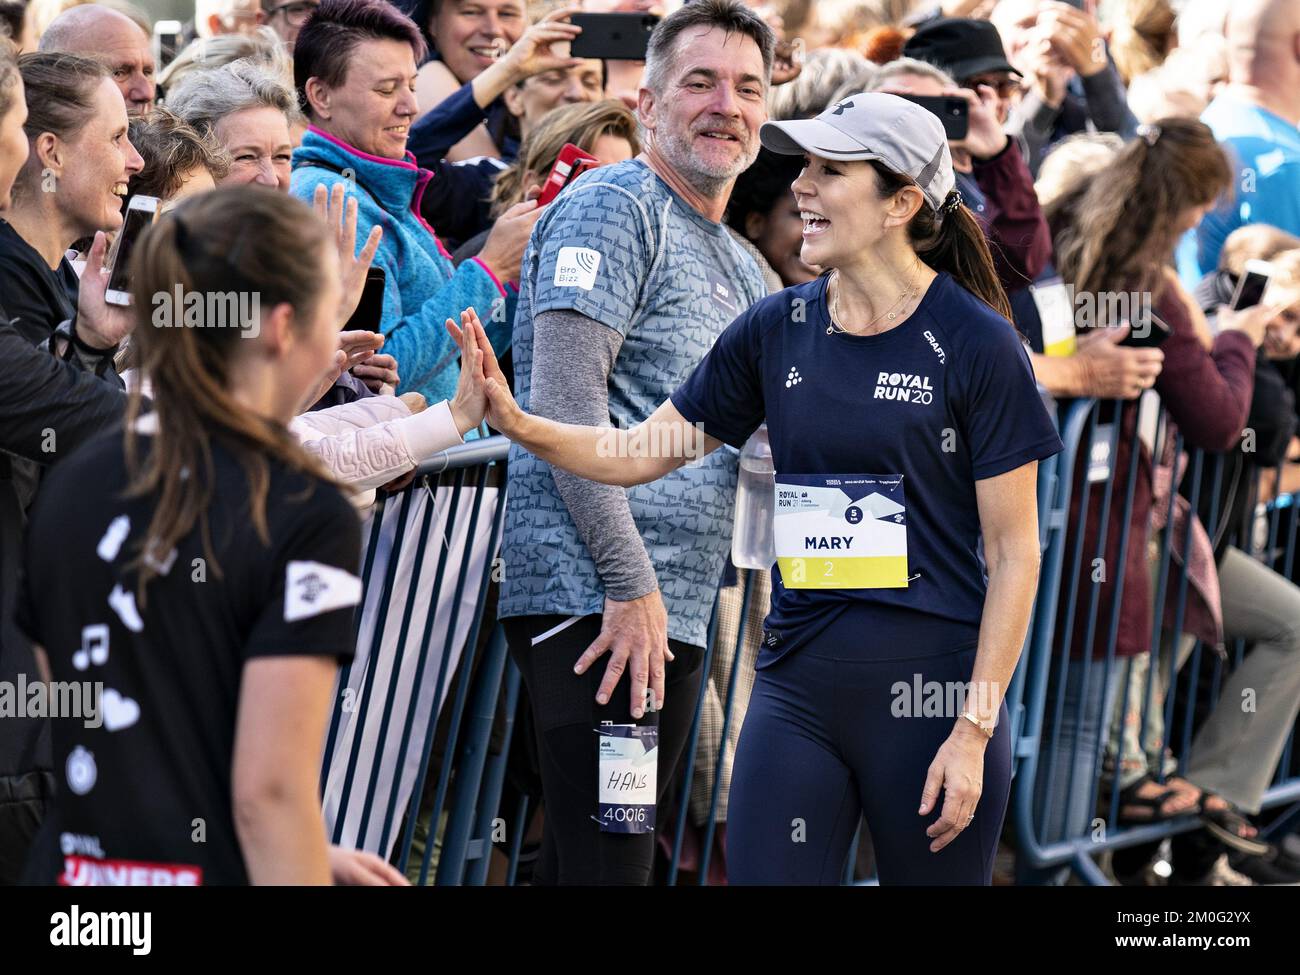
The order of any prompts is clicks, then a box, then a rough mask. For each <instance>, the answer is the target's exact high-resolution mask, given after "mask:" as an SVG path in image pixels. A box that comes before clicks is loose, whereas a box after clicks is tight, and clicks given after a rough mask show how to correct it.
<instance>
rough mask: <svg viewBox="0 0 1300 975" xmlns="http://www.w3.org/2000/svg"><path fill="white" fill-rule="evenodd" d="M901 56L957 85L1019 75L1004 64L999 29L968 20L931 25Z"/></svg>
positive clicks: (944, 20) (954, 19) (945, 20)
mask: <svg viewBox="0 0 1300 975" xmlns="http://www.w3.org/2000/svg"><path fill="white" fill-rule="evenodd" d="M903 56H904V57H908V58H916V59H917V60H918V61H926V62H928V63H930V64H933V65H934V66H935V67H936V68H942V69H943V70H944V71H946V72H948V74H950V75H952V76H953V78H954V79H956V80H957V81H958V82H962V81H965V80H966V79H967V78H972V77H974V76H975V75H977V74H984V73H986V72H989V71H1010V72H1012V73H1013V74H1016V75H1019V74H1020V72H1019V71H1017V70H1016V69H1015V68H1013V67H1012V66H1011V62H1009V61H1008V60H1007V53H1006V51H1005V49H1004V48H1003V47H1002V37H1001V36H1000V35H999V34H998V29H997V28H996V27H994V26H993V24H992V23H990V22H989V21H987V20H975V19H973V18H970V17H943V18H940V19H939V20H932V21H930V22H929V23H928V24H925V25H924V26H923V27H921V28H920V29H919V30H918V31H917V32H916V33H915V34H913V35H912V36H911V38H909V39H908V42H907V43H906V44H904V45H903Z"/></svg>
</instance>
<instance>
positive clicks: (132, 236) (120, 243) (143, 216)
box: [104, 196, 158, 305]
mask: <svg viewBox="0 0 1300 975" xmlns="http://www.w3.org/2000/svg"><path fill="white" fill-rule="evenodd" d="M157 216H158V197H156V196H133V197H131V202H130V203H128V204H127V206H126V218H125V220H123V222H122V229H121V230H119V231H118V232H117V236H116V237H114V238H113V247H112V249H111V250H109V252H108V287H107V288H106V289H105V291H104V300H105V301H107V302H108V303H109V304H113V305H129V304H131V278H130V267H131V251H132V250H133V249H134V248H135V245H136V241H138V240H139V239H140V235H141V234H143V233H144V232H145V231H146V230H147V229H148V228H149V227H151V226H153V222H154V219H155V218H156V217H157Z"/></svg>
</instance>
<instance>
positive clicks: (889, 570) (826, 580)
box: [776, 555, 907, 589]
mask: <svg viewBox="0 0 1300 975" xmlns="http://www.w3.org/2000/svg"><path fill="white" fill-rule="evenodd" d="M776 564H777V565H778V566H779V567H780V569H781V584H782V585H783V586H785V588H787V589H906V588H907V556H906V555H869V556H859V557H856V558H844V557H837V558H831V559H824V558H817V557H812V558H778V559H777V560H776Z"/></svg>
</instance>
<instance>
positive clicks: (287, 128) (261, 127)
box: [167, 58, 302, 191]
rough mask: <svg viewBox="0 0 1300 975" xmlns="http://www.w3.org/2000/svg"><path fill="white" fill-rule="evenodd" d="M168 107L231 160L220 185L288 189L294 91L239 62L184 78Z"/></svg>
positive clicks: (295, 116) (294, 117)
mask: <svg viewBox="0 0 1300 975" xmlns="http://www.w3.org/2000/svg"><path fill="white" fill-rule="evenodd" d="M167 107H168V108H169V109H171V111H173V112H175V113H176V114H177V115H179V116H180V117H181V118H183V119H184V120H185V121H186V122H188V123H189V124H190V125H192V126H194V128H196V129H197V130H198V131H199V132H203V133H210V134H211V136H212V137H213V138H214V139H215V140H216V141H217V142H218V143H219V144H220V145H221V147H222V148H223V149H225V150H226V152H227V153H228V154H229V156H230V161H231V165H230V173H229V174H228V175H227V176H226V178H225V179H223V180H222V185H225V184H231V183H233V184H238V183H261V184H263V185H265V186H271V187H275V188H276V189H279V190H281V191H287V190H288V188H289V171H290V167H291V160H292V157H293V143H294V139H293V135H292V132H291V127H292V126H293V125H294V124H295V123H298V124H301V122H302V117H301V113H300V112H299V110H298V100H297V98H296V97H295V95H294V92H293V89H292V88H290V87H289V86H288V85H286V84H285V83H284V82H283V81H281V80H280V79H279V78H278V77H277V76H276V75H274V74H273V73H271V72H270V71H267V70H266V69H265V68H263V67H261V66H260V65H258V64H257V63H255V62H253V61H251V60H249V59H247V58H244V59H241V60H238V61H232V62H231V63H230V64H227V65H224V66H223V67H220V68H213V69H212V70H210V71H195V72H191V73H189V74H187V75H186V76H185V77H184V78H182V79H181V81H180V82H178V83H177V85H176V87H175V89H174V90H173V91H172V92H171V93H170V94H169V96H168V98H167Z"/></svg>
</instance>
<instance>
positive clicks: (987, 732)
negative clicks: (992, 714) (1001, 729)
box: [957, 711, 997, 738]
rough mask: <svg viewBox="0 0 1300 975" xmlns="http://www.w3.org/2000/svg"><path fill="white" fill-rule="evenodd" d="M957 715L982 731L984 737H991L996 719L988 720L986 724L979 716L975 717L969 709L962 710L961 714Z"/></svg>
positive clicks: (995, 727)
mask: <svg viewBox="0 0 1300 975" xmlns="http://www.w3.org/2000/svg"><path fill="white" fill-rule="evenodd" d="M957 717H959V718H965V719H966V720H967V721H969V722H970V723H971V724H973V725H974V726H975V727H976V728H978V729H979V730H980V731H982V732H984V737H985V738H992V737H993V732H994V731H995V730H996V729H997V722H996V721H990V722H988V723H987V724H986V723H985V722H983V721H981V720H980V719H979V718H977V717H975V715H974V714H972V713H971V712H970V711H963V712H962V713H961V714H959V715H957Z"/></svg>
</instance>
